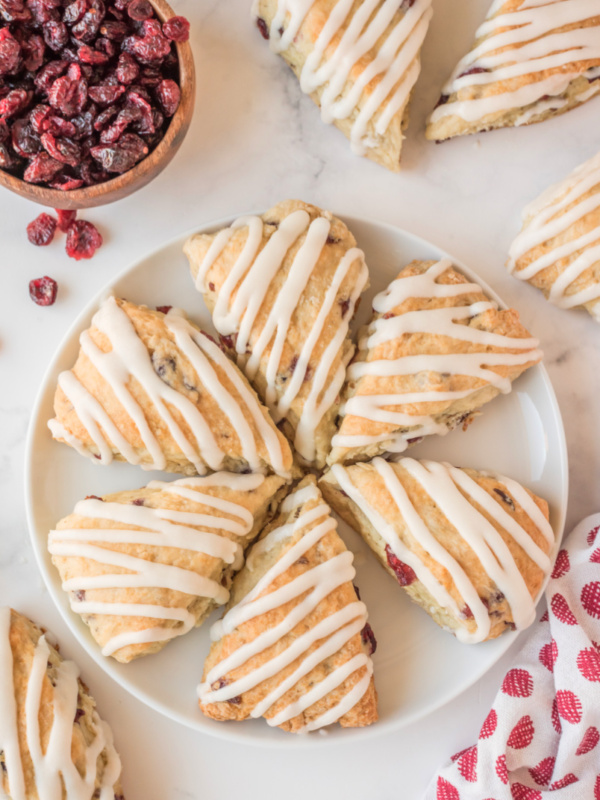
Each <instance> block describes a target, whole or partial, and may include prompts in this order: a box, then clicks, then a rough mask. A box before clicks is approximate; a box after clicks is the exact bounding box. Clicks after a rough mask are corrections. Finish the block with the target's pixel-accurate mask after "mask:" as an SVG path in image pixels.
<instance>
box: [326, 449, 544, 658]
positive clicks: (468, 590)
mask: <svg viewBox="0 0 600 800" xmlns="http://www.w3.org/2000/svg"><path fill="white" fill-rule="evenodd" d="M371 465H372V467H373V468H374V469H375V470H376V472H377V473H378V474H379V476H380V477H381V478H382V479H383V481H384V483H385V487H386V489H387V491H388V493H389V494H390V496H391V498H392V500H393V501H394V503H395V505H396V507H397V509H398V513H399V515H400V516H401V518H402V520H403V521H404V525H405V527H406V530H407V531H408V532H409V533H410V536H411V538H413V539H414V540H415V541H416V542H417V543H418V544H419V545H420V547H421V548H423V550H425V552H426V553H427V554H428V555H429V556H430V557H431V558H432V559H434V560H435V561H436V562H437V563H438V564H440V565H441V566H442V567H444V569H445V570H447V572H448V573H449V575H450V577H451V578H452V581H453V582H454V586H455V587H456V590H457V591H458V593H459V594H460V596H461V597H462V599H463V601H464V603H465V605H466V606H468V608H469V609H470V610H471V612H472V614H473V619H474V622H475V625H476V629H475V631H474V632H473V633H470V632H469V631H468V630H467V629H466V627H463V626H461V627H459V628H458V629H457V630H456V631H454V632H455V635H456V637H457V638H458V639H459V640H460V641H463V642H481V641H483V640H484V639H486V638H487V636H488V635H489V632H490V628H491V621H490V617H489V614H488V611H487V608H486V607H485V605H484V603H483V601H482V599H481V598H480V597H479V595H478V593H477V589H476V587H475V586H474V585H473V583H472V582H471V580H470V579H469V577H468V576H467V574H466V573H465V571H464V570H463V568H462V567H461V566H460V564H459V563H458V562H457V561H456V559H455V558H454V557H453V556H452V555H451V554H450V553H449V552H448V551H447V550H446V549H445V547H443V545H441V544H440V542H439V541H438V540H437V539H436V537H435V536H434V535H433V533H432V532H431V531H430V530H429V528H428V527H427V525H426V524H425V522H424V521H423V519H422V518H421V516H420V515H419V512H418V510H417V509H416V508H415V506H414V505H413V503H412V502H411V500H410V498H409V496H408V494H407V492H406V490H405V489H404V487H403V485H402V483H401V481H400V479H399V478H398V475H397V473H396V471H395V470H394V467H393V466H392V465H390V464H389V463H388V462H387V461H384V460H383V459H382V458H375V459H373V461H372V462H371ZM398 465H399V466H400V467H402V468H403V469H405V470H406V471H407V472H408V473H409V475H411V476H412V477H413V478H414V479H415V480H416V481H418V483H419V484H420V485H421V487H422V488H423V490H424V491H425V492H426V493H427V494H428V495H429V497H430V498H431V500H432V501H433V503H435V504H436V506H437V507H438V508H439V509H440V511H441V512H442V514H444V516H445V517H446V519H447V520H448V522H449V523H450V524H451V525H452V526H453V528H454V529H455V531H456V535H457V536H458V537H460V538H462V539H463V540H464V542H465V544H467V545H468V546H469V548H470V549H471V550H472V551H473V552H474V553H475V555H476V556H477V558H478V560H479V562H480V564H481V566H482V567H483V569H484V570H485V571H486V572H487V574H488V575H489V577H490V578H491V580H492V581H493V582H494V584H495V585H496V586H497V587H498V589H499V591H500V592H502V594H503V595H504V596H505V597H506V600H507V602H508V604H509V606H510V609H511V613H512V617H513V621H514V623H515V626H516V627H517V628H518V629H522V628H526V627H527V626H528V625H530V624H531V622H532V621H533V620H534V618H535V600H534V599H532V597H531V595H530V593H529V590H528V588H527V584H526V583H525V580H524V578H523V576H522V575H521V573H520V571H519V569H518V567H517V565H516V562H515V560H514V558H513V556H512V554H511V552H510V549H509V548H508V546H507V544H506V543H505V542H504V540H503V538H502V536H501V535H500V533H499V532H498V530H497V529H496V528H495V527H494V526H493V525H492V524H491V523H490V522H489V520H488V519H487V518H486V517H485V516H484V515H483V514H482V513H481V512H480V511H478V510H477V509H476V508H475V507H474V506H473V505H472V503H477V505H478V506H480V507H481V508H482V509H483V510H484V511H485V512H486V513H487V514H488V515H489V516H490V517H492V519H494V520H495V521H496V522H498V523H499V524H500V525H501V526H502V528H503V529H504V530H505V531H506V532H507V533H509V534H510V536H512V538H513V539H514V541H515V542H516V543H517V544H518V545H519V546H520V547H521V548H522V549H523V550H524V552H525V553H526V554H527V556H528V557H529V558H530V559H531V560H532V561H533V562H534V563H535V564H536V565H537V566H538V567H539V568H540V569H541V570H542V572H543V573H544V575H547V574H548V573H549V572H550V568H551V561H550V558H549V557H548V556H547V555H546V553H545V552H544V551H543V550H542V549H541V548H540V547H538V545H536V543H535V542H534V541H533V539H532V538H531V536H530V535H529V534H528V533H527V531H526V530H525V529H524V528H523V527H522V526H521V525H519V524H518V523H517V521H516V520H515V519H514V518H513V517H511V516H510V514H508V512H507V511H505V509H504V508H503V507H502V505H501V503H500V502H497V501H496V500H495V499H494V498H493V497H491V496H490V495H489V494H488V493H487V492H486V491H485V489H483V488H482V487H481V486H480V485H479V484H478V483H477V482H476V481H475V480H473V478H471V477H470V476H469V475H467V473H466V472H463V471H462V470H460V469H458V468H457V467H453V466H452V465H451V464H446V463H436V462H433V461H421V462H419V461H415V460H414V459H412V458H403V459H401V460H399V461H398ZM351 469H352V468H351ZM331 471H332V474H333V476H334V478H335V479H336V481H337V483H338V485H339V486H340V488H341V489H342V490H343V491H344V492H345V493H346V494H347V495H348V497H349V498H350V499H351V500H352V501H353V502H354V503H355V504H356V505H357V506H358V507H359V509H360V510H361V511H362V513H363V514H364V515H365V516H366V517H367V519H368V520H369V522H370V523H371V524H372V525H373V527H374V528H375V529H376V531H377V533H378V534H379V535H380V536H381V537H382V538H383V540H384V541H385V543H386V545H388V546H389V548H390V550H391V551H392V553H393V554H394V555H395V556H396V557H397V558H399V559H400V560H401V561H403V562H404V563H406V564H408V566H409V567H411V568H412V569H413V570H414V572H415V574H416V576H417V580H419V581H421V583H422V584H423V585H424V586H425V588H426V589H427V590H428V592H429V593H430V594H431V595H432V597H433V598H434V600H435V601H436V602H437V603H438V604H439V605H441V606H442V607H443V608H445V609H446V610H447V611H448V612H449V613H450V614H452V615H453V616H455V617H457V618H459V619H464V618H465V612H464V609H459V607H458V605H457V603H456V601H455V600H454V598H453V597H452V596H451V595H450V594H449V593H448V591H447V590H446V589H445V588H444V586H443V585H442V584H441V583H440V582H439V581H438V579H437V578H436V577H435V575H434V574H433V572H432V571H431V570H430V569H429V568H428V567H427V566H426V565H425V564H424V563H423V561H422V560H421V558H420V557H419V556H418V555H417V554H416V553H415V552H414V550H412V549H409V547H408V546H407V545H406V544H405V543H404V542H403V541H402V539H401V538H400V535H399V533H398V530H397V527H396V526H395V524H394V523H393V522H389V521H387V520H386V519H385V518H384V517H383V516H382V515H381V514H380V513H379V512H378V511H377V510H376V509H375V508H373V506H371V504H370V503H369V502H368V500H367V499H366V498H365V497H364V495H363V494H362V493H361V492H360V490H359V489H358V488H357V487H356V486H355V485H354V483H353V482H352V479H351V477H350V475H351V473H350V472H349V471H348V468H346V467H343V466H341V465H340V464H335V465H334V466H333V467H332V468H331ZM483 474H485V475H489V476H490V477H494V478H495V479H496V480H497V481H498V482H499V483H500V484H501V485H502V486H503V487H504V488H505V489H506V490H507V492H509V493H510V494H511V495H512V497H513V498H514V500H515V501H516V502H517V503H518V504H519V505H520V506H521V509H522V510H523V511H524V512H525V513H526V514H527V515H528V516H529V518H530V519H531V521H532V522H533V523H534V524H535V525H536V527H537V528H538V530H539V531H540V533H541V534H542V535H543V536H544V538H545V539H546V541H547V542H548V543H549V544H550V545H551V548H553V546H554V542H555V539H554V533H553V531H552V528H551V526H550V524H549V523H548V521H547V520H546V518H545V517H544V515H543V514H542V512H541V511H540V509H539V508H538V506H537V505H536V504H535V502H534V500H533V499H532V498H531V496H530V495H529V494H528V493H527V492H526V491H525V489H524V488H523V487H522V486H520V485H519V484H518V483H516V482H515V481H513V480H511V479H509V478H505V477H503V476H500V475H496V474H493V473H483ZM465 495H466V497H465Z"/></svg>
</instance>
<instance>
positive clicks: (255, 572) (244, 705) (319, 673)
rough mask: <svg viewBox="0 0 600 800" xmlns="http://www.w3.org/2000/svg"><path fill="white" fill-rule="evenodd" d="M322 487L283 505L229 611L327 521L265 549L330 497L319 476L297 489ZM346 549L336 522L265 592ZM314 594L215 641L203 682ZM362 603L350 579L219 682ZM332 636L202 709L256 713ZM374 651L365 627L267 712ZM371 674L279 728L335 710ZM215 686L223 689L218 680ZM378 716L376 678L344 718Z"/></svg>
mask: <svg viewBox="0 0 600 800" xmlns="http://www.w3.org/2000/svg"><path fill="white" fill-rule="evenodd" d="M311 485H312V486H313V487H315V492H314V494H313V497H311V498H309V499H307V500H304V501H302V502H300V501H299V503H298V505H296V504H294V506H293V507H291V508H290V509H289V510H287V509H286V510H284V511H282V512H281V513H280V514H279V515H278V517H277V518H276V519H275V520H273V522H271V524H270V525H268V526H267V528H266V529H265V531H264V532H263V534H262V535H261V539H260V540H259V542H257V544H256V545H255V549H254V550H251V552H250V555H249V558H248V561H247V562H246V566H245V567H244V569H243V570H242V571H241V572H240V573H239V575H238V576H237V577H236V578H235V580H234V584H233V590H232V596H231V600H230V602H229V605H228V610H229V609H230V608H232V607H234V606H235V605H236V604H238V603H239V602H240V601H241V600H243V598H244V597H246V595H247V594H248V592H249V591H251V590H252V589H253V588H254V586H255V585H256V584H257V583H258V581H259V580H260V579H261V578H262V577H263V576H264V575H265V574H266V572H267V571H268V570H269V569H270V568H271V567H272V566H273V565H274V564H276V563H277V562H278V561H279V560H280V559H281V558H282V557H283V556H284V555H285V554H286V553H287V552H288V551H289V550H290V549H291V547H292V546H293V545H294V544H295V543H297V542H298V541H300V539H301V538H302V537H303V536H305V535H307V533H308V532H309V531H310V530H312V529H313V528H314V527H315V526H316V525H317V524H319V523H322V522H323V517H322V516H321V517H319V518H318V519H317V520H315V521H314V522H313V523H312V524H311V523H309V524H308V525H307V526H305V527H303V528H300V529H299V530H297V531H296V532H292V534H291V535H288V536H287V537H284V538H280V539H278V540H276V541H275V542H274V543H273V544H272V546H270V547H269V548H268V549H266V550H265V549H262V548H261V542H263V541H264V540H265V537H267V536H268V534H269V533H271V532H273V531H274V530H276V529H278V528H280V527H281V526H282V525H290V524H291V523H293V522H294V520H296V519H297V518H298V517H299V516H301V515H302V514H303V513H305V512H307V511H310V510H311V509H313V508H315V507H317V506H318V505H320V504H321V503H322V502H323V501H322V498H321V496H320V493H319V492H318V491H316V481H315V478H314V477H313V476H307V477H306V478H305V479H304V480H303V481H302V482H301V483H300V485H299V486H298V487H297V490H301V489H303V488H304V487H307V486H311ZM345 551H346V547H345V545H344V543H343V542H342V540H341V538H340V537H339V536H338V534H337V532H336V530H335V527H334V528H333V529H331V530H330V531H328V532H327V533H326V534H325V536H323V537H322V538H321V539H319V541H317V542H316V544H314V545H313V546H311V547H310V549H308V550H307V551H305V553H304V555H303V556H302V557H301V558H299V559H298V560H297V561H295V562H294V563H293V564H292V565H291V566H290V567H289V568H288V569H286V570H285V571H284V572H283V573H281V574H280V575H278V576H277V577H276V578H275V579H274V580H273V581H272V582H271V583H270V584H269V585H268V586H267V587H266V589H264V591H263V592H261V593H260V594H259V595H258V596H259V597H263V596H266V595H269V594H271V593H272V592H274V591H275V590H277V589H278V588H280V587H282V586H285V585H286V584H288V583H289V582H290V581H292V580H293V579H294V578H297V577H298V576H300V575H303V574H305V573H307V572H308V571H310V570H312V569H313V568H315V567H316V566H318V565H320V564H324V563H326V562H327V561H329V560H330V559H332V558H334V557H335V556H337V555H339V554H340V553H343V552H345ZM305 596H306V593H304V594H302V595H300V596H299V597H297V598H295V599H293V600H290V601H289V602H286V603H284V604H283V605H281V606H278V607H276V608H274V609H272V610H270V611H268V612H266V613H263V614H260V615H259V616H257V617H255V618H254V619H250V620H248V621H246V622H243V623H241V624H239V625H238V626H237V627H236V628H235V629H234V630H233V631H232V632H231V633H226V634H225V635H224V636H223V638H222V639H220V640H219V641H217V642H215V643H213V645H212V646H211V650H210V653H209V655H208V657H207V659H206V662H205V665H204V675H203V680H206V677H207V675H208V674H209V672H210V671H211V670H212V669H213V668H214V667H215V666H216V665H218V664H219V663H220V662H221V661H223V660H224V659H225V658H227V657H228V656H230V655H231V654H232V653H234V652H235V651H237V650H238V648H240V647H242V646H243V645H244V644H246V643H248V642H252V641H253V640H254V639H255V638H256V637H257V636H259V635H260V634H263V633H264V632H265V631H268V630H272V629H273V628H275V627H276V626H277V625H278V624H279V623H281V622H282V621H283V620H284V619H285V617H286V616H287V615H288V614H289V613H290V612H291V611H292V609H293V608H294V607H296V606H297V604H298V603H299V602H300V601H301V600H302V599H303V598H304V597H305ZM356 601H357V596H356V591H355V589H354V587H353V585H352V583H351V582H350V581H347V582H345V583H343V584H342V585H340V586H338V587H337V588H335V589H334V590H333V591H332V592H331V593H330V594H328V595H327V596H326V597H324V598H323V599H322V600H321V601H320V602H319V603H318V605H317V606H316V607H315V608H314V609H313V611H311V612H310V613H309V615H308V616H306V617H304V618H303V620H302V621H301V622H300V623H299V624H298V625H296V626H295V627H294V628H293V629H292V630H291V631H290V632H289V633H287V634H286V635H284V636H283V637H282V638H281V639H279V640H278V641H277V642H275V644H273V645H272V646H270V647H268V648H266V649H265V650H263V651H262V652H261V653H260V654H258V655H255V656H253V657H252V658H251V659H250V660H248V661H247V662H246V663H245V664H243V665H241V666H240V667H238V668H236V669H232V670H230V671H229V672H227V673H226V675H225V676H224V680H220V681H219V682H218V687H222V686H225V685H227V684H228V683H232V682H233V681H236V680H238V679H240V678H242V677H244V676H246V675H248V674H249V673H250V672H251V671H252V670H253V669H255V668H257V667H259V666H261V665H264V664H266V663H268V662H269V661H270V660H271V659H272V658H274V657H275V656H277V655H278V654H280V653H282V652H283V651H285V650H286V649H287V648H288V647H290V646H291V644H292V643H293V642H294V641H295V640H296V639H297V637H298V636H300V635H301V634H303V633H306V631H308V630H310V629H313V628H314V627H315V626H316V625H317V624H318V623H319V622H320V621H322V620H324V619H326V618H327V617H329V616H330V615H332V614H334V613H335V612H337V611H339V610H340V609H343V608H344V607H346V606H348V605H349V604H351V603H355V602H356ZM327 638H328V637H325V638H323V639H320V640H318V641H317V642H316V643H314V644H313V645H312V646H311V647H310V648H309V649H308V650H306V651H305V652H304V653H303V655H301V656H300V657H298V658H297V659H295V660H294V661H293V662H292V663H291V664H290V665H289V666H288V667H285V668H284V669H282V670H279V671H278V672H277V673H276V674H275V675H273V676H272V677H270V678H268V679H266V680H263V681H262V682H260V683H258V685H257V686H255V687H254V688H252V689H249V690H248V691H245V692H243V693H242V694H241V695H240V696H239V697H236V698H233V701H230V702H227V701H223V702H213V703H204V702H203V701H202V700H201V701H200V708H201V710H202V712H203V713H204V714H206V715H207V716H209V717H211V718H213V719H217V720H232V719H233V720H243V719H247V718H249V716H250V712H251V711H252V709H253V708H254V707H255V706H256V705H257V704H258V703H259V702H260V701H261V700H263V699H264V698H265V697H266V696H267V695H268V694H269V693H270V692H271V691H272V690H273V689H274V688H276V687H277V686H279V684H280V683H281V682H282V681H284V680H285V679H286V677H288V676H289V675H290V674H292V673H293V672H294V670H295V669H296V668H297V667H298V666H299V665H300V664H301V663H302V662H303V661H304V659H305V658H307V657H308V656H309V655H310V654H311V653H312V652H313V651H314V650H316V649H317V647H318V646H319V645H321V644H323V642H324V641H326V639H327ZM367 652H369V651H368V649H367V645H365V643H363V641H362V638H361V635H360V633H357V634H355V635H354V636H352V638H350V639H349V640H348V641H347V642H346V644H345V645H344V646H343V647H341V648H340V649H339V650H337V652H335V653H334V654H333V655H332V656H329V657H328V658H326V659H325V660H323V661H321V662H320V663H319V664H318V665H317V666H316V667H314V668H313V669H312V670H311V671H310V672H308V673H307V675H305V676H304V677H302V678H301V679H300V680H299V681H298V682H297V683H296V684H295V685H294V686H293V687H292V688H291V689H289V690H288V691H287V692H286V693H285V694H284V695H283V696H282V697H281V698H280V699H279V700H277V701H276V702H275V703H274V704H273V705H272V706H271V707H270V708H269V709H268V710H267V711H266V712H265V713H264V717H265V718H266V719H271V718H273V717H274V716H275V715H276V714H278V713H279V712H281V711H282V710H283V709H285V708H286V707H287V706H288V705H289V704H290V703H293V702H294V701H296V700H298V699H299V698H301V697H302V696H303V695H305V694H306V693H307V692H308V691H309V690H310V689H311V687H313V686H315V685H316V684H318V683H320V682H321V681H322V680H323V679H325V678H326V677H327V675H329V674H331V672H332V671H333V670H334V669H336V668H337V667H339V666H340V665H341V664H344V663H346V662H347V661H349V660H350V659H351V658H353V657H354V656H357V655H359V654H361V653H367ZM365 674H366V668H365V667H361V668H360V669H358V670H356V671H355V672H353V673H352V674H351V675H350V676H349V677H348V678H346V680H344V681H343V682H342V683H341V684H340V686H339V687H338V688H336V689H334V690H333V691H330V692H328V693H327V694H326V695H325V696H324V697H323V698H322V699H321V700H318V701H317V702H315V703H313V704H312V705H310V706H309V707H308V708H307V709H305V710H304V711H303V712H302V713H300V714H298V715H296V716H294V717H292V718H291V719H290V720H288V721H285V722H284V723H283V724H281V725H280V726H279V727H281V728H282V729H283V730H286V731H291V732H297V731H300V730H301V729H302V728H304V726H306V725H310V723H311V722H313V721H314V720H316V718H317V717H319V716H320V715H321V714H323V713H325V712H326V711H327V710H329V709H332V708H333V707H334V706H335V705H337V703H338V702H339V701H340V700H341V699H342V698H343V697H344V696H345V695H346V694H347V693H348V692H349V691H350V690H351V689H352V687H353V686H355V685H356V684H357V683H358V682H359V681H360V680H361V679H362V678H363V677H364V676H365ZM212 688H216V687H215V686H213V687H212ZM376 720H377V695H376V692H375V687H374V683H373V679H372V678H371V680H370V683H369V686H368V689H367V691H366V692H365V694H364V695H363V696H362V699H361V700H360V701H359V702H358V703H357V704H356V705H355V706H354V707H353V708H352V709H351V710H350V711H348V712H347V713H345V714H344V715H343V716H342V717H341V718H340V720H339V722H340V724H341V725H342V726H346V727H360V726H364V725H370V724H372V723H373V722H375V721H376Z"/></svg>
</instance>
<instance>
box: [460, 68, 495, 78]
mask: <svg viewBox="0 0 600 800" xmlns="http://www.w3.org/2000/svg"><path fill="white" fill-rule="evenodd" d="M481 72H489V69H486V68H485V67H470V68H469V69H466V70H465V71H464V72H461V73H460V75H459V76H458V77H459V78H465V77H466V76H467V75H479V73H481Z"/></svg>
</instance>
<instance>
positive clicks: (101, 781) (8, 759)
mask: <svg viewBox="0 0 600 800" xmlns="http://www.w3.org/2000/svg"><path fill="white" fill-rule="evenodd" d="M78 676H79V669H78V668H77V666H76V665H75V664H74V663H73V662H72V661H64V660H63V659H62V658H61V656H60V655H59V653H58V648H57V647H55V646H53V645H52V644H51V643H50V642H49V641H48V636H47V635H46V634H45V633H44V632H43V631H42V630H40V628H38V627H37V625H35V624H34V623H33V622H31V620H29V619H27V618H26V617H24V616H22V615H21V614H18V613H17V612H16V611H13V610H12V609H10V608H0V709H1V714H0V796H2V797H6V798H9V800H10V798H12V800H39V798H58V799H61V798H65V800H68V799H69V798H73V800H75V799H76V800H94V799H95V798H99V800H124V798H123V792H122V789H121V781H120V776H121V761H120V759H119V756H118V755H117V752H116V750H115V748H114V744H113V736H112V732H111V730H110V728H109V727H108V725H107V724H106V722H103V721H102V720H101V719H100V717H99V716H98V712H97V711H96V703H95V702H94V700H93V698H92V697H91V695H90V693H89V690H88V689H87V687H86V686H85V684H84V683H82V682H81V681H80V680H79V677H78Z"/></svg>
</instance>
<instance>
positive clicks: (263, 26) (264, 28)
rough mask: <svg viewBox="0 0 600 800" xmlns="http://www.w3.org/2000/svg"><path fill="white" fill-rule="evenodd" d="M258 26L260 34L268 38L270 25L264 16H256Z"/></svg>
mask: <svg viewBox="0 0 600 800" xmlns="http://www.w3.org/2000/svg"><path fill="white" fill-rule="evenodd" d="M256 27H257V28H258V30H259V31H260V35H261V36H262V37H263V39H268V38H269V36H270V33H269V26H268V25H267V23H266V21H265V20H264V19H263V18H262V17H257V18H256Z"/></svg>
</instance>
